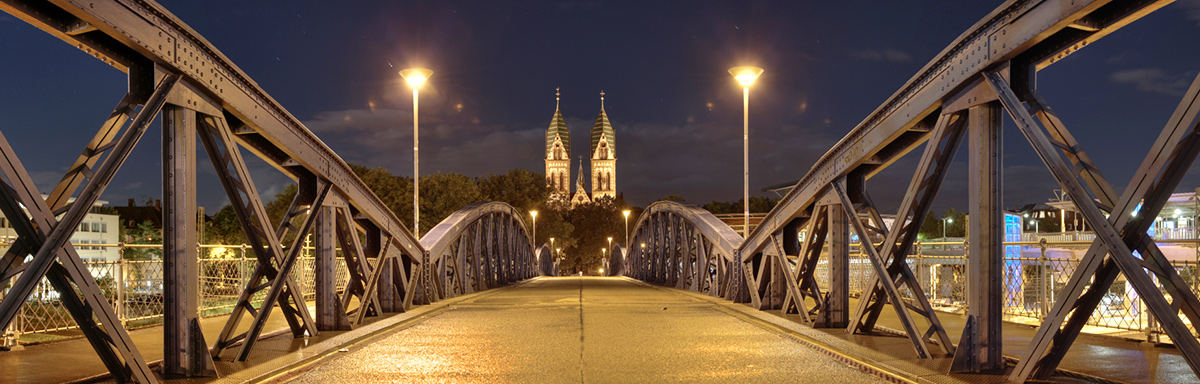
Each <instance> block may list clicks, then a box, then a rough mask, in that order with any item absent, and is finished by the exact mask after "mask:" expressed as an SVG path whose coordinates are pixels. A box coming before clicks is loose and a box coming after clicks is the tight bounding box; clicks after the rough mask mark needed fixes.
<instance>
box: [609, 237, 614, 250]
mask: <svg viewBox="0 0 1200 384" xmlns="http://www.w3.org/2000/svg"><path fill="white" fill-rule="evenodd" d="M608 249H613V247H612V236H609V237H608Z"/></svg>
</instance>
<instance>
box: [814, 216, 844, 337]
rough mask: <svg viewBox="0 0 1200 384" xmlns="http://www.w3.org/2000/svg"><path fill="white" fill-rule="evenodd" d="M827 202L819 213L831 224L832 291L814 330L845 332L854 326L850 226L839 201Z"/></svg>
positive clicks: (826, 298)
mask: <svg viewBox="0 0 1200 384" xmlns="http://www.w3.org/2000/svg"><path fill="white" fill-rule="evenodd" d="M825 202H826V203H828V204H826V205H824V206H823V207H820V208H819V209H823V210H825V211H826V217H827V218H828V220H829V224H828V226H829V234H828V235H826V240H825V241H826V242H828V244H829V288H828V290H827V291H826V294H825V297H824V298H823V299H824V301H825V302H824V303H823V304H822V305H821V311H820V313H818V314H817V319H816V322H815V323H814V324H813V327H817V328H844V327H846V326H848V325H850V223H849V221H847V218H846V210H845V209H843V208H842V205H841V203H840V202H838V199H837V197H835V196H833V195H832V194H829V195H827V196H826V199H825ZM835 202H837V203H835Z"/></svg>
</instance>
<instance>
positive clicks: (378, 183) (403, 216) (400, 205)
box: [350, 164, 413, 228]
mask: <svg viewBox="0 0 1200 384" xmlns="http://www.w3.org/2000/svg"><path fill="white" fill-rule="evenodd" d="M350 169H352V170H354V174H356V175H358V178H359V179H361V180H362V181H363V184H366V185H367V188H370V189H371V191H372V192H374V193H375V196H377V197H379V200H380V201H383V205H385V206H387V207H388V209H390V210H392V213H393V214H395V215H396V217H397V218H399V219H400V221H401V222H403V223H404V224H405V225H406V226H407V227H408V228H412V222H411V221H409V220H412V215H413V211H412V208H413V207H412V186H413V183H412V178H411V177H404V176H396V175H393V174H391V173H390V172H388V171H387V169H385V168H383V167H380V168H367V167H364V166H361V165H356V164H350Z"/></svg>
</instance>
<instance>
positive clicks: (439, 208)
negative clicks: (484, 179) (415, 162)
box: [418, 172, 483, 237]
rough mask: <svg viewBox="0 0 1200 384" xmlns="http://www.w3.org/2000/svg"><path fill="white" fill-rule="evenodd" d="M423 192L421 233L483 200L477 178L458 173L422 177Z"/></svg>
mask: <svg viewBox="0 0 1200 384" xmlns="http://www.w3.org/2000/svg"><path fill="white" fill-rule="evenodd" d="M421 192H422V193H421V223H422V224H421V232H422V233H421V235H424V234H425V233H427V232H429V230H430V229H432V228H433V227H435V226H437V225H438V223H441V222H442V220H445V219H446V217H449V216H450V214H452V213H454V212H455V211H458V210H459V209H462V208H463V207H465V206H467V205H469V204H472V203H476V202H479V201H483V194H481V193H480V192H479V186H478V185H476V184H475V180H474V179H471V178H469V177H466V176H463V175H461V174H457V173H440V172H439V173H437V174H433V175H428V176H424V177H421ZM418 237H420V235H418Z"/></svg>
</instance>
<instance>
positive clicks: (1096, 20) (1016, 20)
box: [739, 0, 1170, 259]
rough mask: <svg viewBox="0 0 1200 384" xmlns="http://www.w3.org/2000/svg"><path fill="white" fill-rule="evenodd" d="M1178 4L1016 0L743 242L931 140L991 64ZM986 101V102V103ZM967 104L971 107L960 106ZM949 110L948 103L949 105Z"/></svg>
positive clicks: (745, 252) (967, 35)
mask: <svg viewBox="0 0 1200 384" xmlns="http://www.w3.org/2000/svg"><path fill="white" fill-rule="evenodd" d="M1169 3H1170V1H1147V0H1143V1H1079V0H1076V1H1070V0H1057V1H1055V0H1043V1H1032V0H1010V1H1008V2H1005V3H1004V4H1003V5H1001V6H1000V7H999V8H997V9H996V10H995V11H993V12H992V13H991V14H989V15H987V16H986V17H984V18H983V19H982V20H980V21H979V22H978V23H976V24H975V25H974V26H972V27H971V28H970V29H968V30H967V31H966V32H964V33H963V34H962V35H961V36H959V37H958V38H957V39H955V41H954V42H952V43H951V44H950V45H949V46H947V47H946V49H944V50H943V51H942V52H941V53H940V54H938V55H937V56H936V57H934V58H933V60H931V61H930V62H929V63H928V64H926V65H925V67H923V68H922V69H921V70H920V71H918V72H917V74H916V75H914V76H913V77H912V79H910V80H909V81H908V82H907V83H905V85H904V86H903V87H901V88H900V89H899V90H898V91H897V92H896V93H895V94H893V95H892V96H891V97H889V98H888V99H887V101H885V102H884V103H883V104H882V105H881V106H880V107H879V108H877V109H876V110H875V111H874V112H872V113H871V114H870V115H868V116H867V118H866V119H864V120H863V121H862V122H861V123H860V124H858V125H857V126H856V127H854V129H852V130H851V131H850V133H848V134H847V135H846V136H845V137H844V138H843V139H842V140H841V141H839V142H838V143H837V144H836V145H835V146H834V147H833V148H831V149H830V150H829V151H828V152H827V153H825V155H823V156H822V157H821V158H820V159H819V160H818V161H817V163H816V164H814V165H813V167H812V168H811V170H810V171H809V172H808V173H806V174H805V175H804V177H803V178H801V179H800V181H799V182H798V183H797V184H796V186H795V187H793V188H792V189H791V191H790V192H788V194H787V195H785V196H784V197H783V199H782V200H781V201H780V202H779V204H778V205H776V207H775V208H774V209H772V210H771V212H770V213H769V214H768V215H767V216H766V217H765V218H764V219H763V222H762V224H761V225H760V226H759V228H758V229H756V230H755V231H754V232H752V233H751V234H750V235H749V236H748V237H747V239H746V242H745V243H744V244H743V245H742V246H741V247H739V251H740V255H741V256H742V257H743V259H745V258H749V257H752V256H753V255H754V254H756V253H758V252H761V251H762V250H763V249H764V248H766V247H768V246H769V244H770V241H771V239H770V237H771V236H772V234H774V233H775V232H777V230H778V229H779V227H781V226H783V225H787V224H788V223H790V222H791V220H792V219H794V218H796V217H797V215H799V214H800V213H801V212H811V207H812V206H813V205H814V204H815V203H816V201H817V199H819V198H820V197H822V196H823V195H824V194H825V193H826V192H827V191H828V190H829V185H830V183H831V182H833V181H834V180H837V179H839V178H841V177H845V176H848V175H850V174H851V173H859V174H862V175H864V176H866V177H867V178H870V177H871V176H874V175H875V174H876V173H878V172H879V171H881V170H882V169H884V168H886V167H887V166H888V165H891V164H892V163H893V162H894V161H896V160H897V159H899V158H900V157H902V156H903V155H905V154H907V153H908V152H909V151H912V150H913V149H915V148H917V147H918V146H919V145H920V144H921V143H923V142H924V141H925V140H927V139H928V127H922V126H921V125H922V122H924V121H926V120H927V118H929V117H930V116H931V115H933V116H935V117H936V115H937V114H938V113H939V111H940V110H942V109H944V110H945V111H946V112H952V111H955V110H959V109H965V107H967V106H969V105H970V104H973V103H979V102H984V101H980V100H975V99H974V98H973V97H963V96H970V95H969V94H967V93H964V91H963V90H964V88H968V87H969V86H971V85H972V84H973V83H978V82H979V81H980V76H981V74H982V72H983V70H984V69H985V68H989V67H993V66H996V65H998V64H1000V63H1004V62H1006V61H1008V60H1010V59H1012V58H1013V57H1016V56H1017V55H1020V54H1023V53H1026V52H1036V53H1037V55H1036V58H1035V60H1033V63H1034V64H1035V65H1036V66H1037V67H1038V68H1039V69H1040V68H1042V67H1044V66H1047V65H1050V64H1051V63H1053V62H1056V61H1058V60H1061V59H1062V58H1064V57H1066V56H1068V55H1070V54H1072V53H1074V52H1075V51H1077V50H1079V49H1081V48H1082V47H1084V46H1086V45H1088V44H1090V43H1092V42H1094V41H1096V40H1098V39H1100V38H1101V37H1103V36H1106V35H1108V34H1109V33H1112V32H1113V31H1115V30H1116V29H1119V28H1120V27H1122V26H1124V25H1126V24H1128V23H1131V22H1133V21H1135V20H1137V19H1138V18H1140V17H1142V16H1144V15H1145V14H1147V13H1149V12H1151V11H1153V10H1155V9H1158V8H1161V7H1162V6H1165V5H1166V4H1169ZM985 101H986V100H985ZM955 103H960V104H964V106H963V107H961V108H960V107H954V108H952V107H951V106H950V104H955ZM944 104H945V105H947V107H946V108H942V106H943V105H944Z"/></svg>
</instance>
